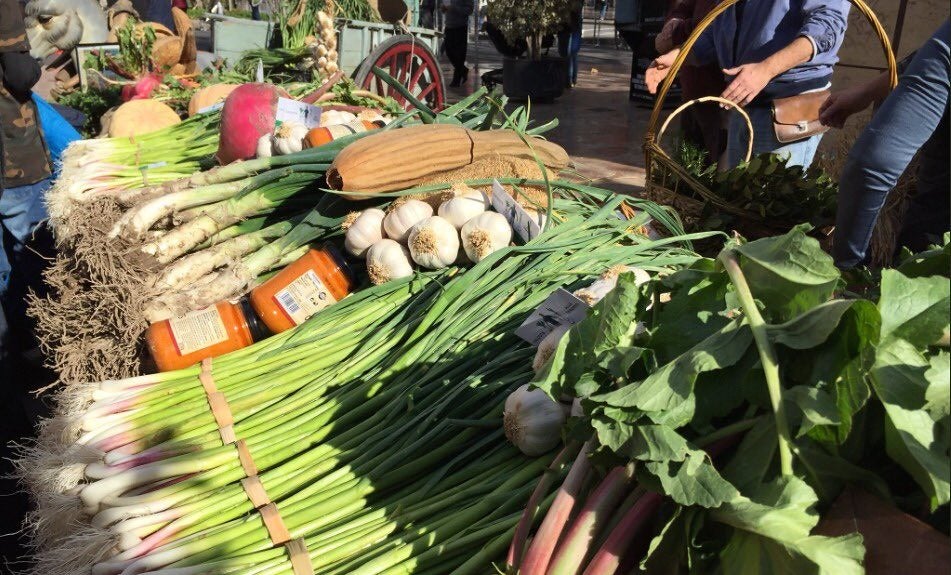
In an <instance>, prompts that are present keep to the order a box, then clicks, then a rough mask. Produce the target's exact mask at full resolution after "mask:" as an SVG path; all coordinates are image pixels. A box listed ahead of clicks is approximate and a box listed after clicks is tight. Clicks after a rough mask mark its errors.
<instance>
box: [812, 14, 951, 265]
mask: <svg viewBox="0 0 951 575" xmlns="http://www.w3.org/2000/svg"><path fill="white" fill-rule="evenodd" d="M949 36H951V23H949V21H948V20H945V22H944V23H943V24H942V25H941V26H940V27H938V29H937V31H935V33H934V35H932V36H931V38H930V39H928V41H927V42H925V43H924V45H923V46H922V47H921V48H920V49H919V50H918V51H917V52H916V53H915V54H914V55H913V57H912V58H911V60H910V62H908V63H907V66H906V65H904V62H903V65H902V66H900V68H903V70H901V71H902V73H901V77H900V79H899V82H898V87H896V88H895V90H894V91H892V92H891V94H889V93H888V89H889V83H888V75H887V74H882V75H881V76H879V77H878V78H876V79H874V80H872V81H871V82H869V83H866V84H863V85H860V86H857V87H856V88H852V89H849V90H843V91H841V92H837V93H835V94H833V95H832V96H831V97H830V98H829V100H827V101H826V103H825V104H824V106H823V108H822V110H821V113H820V119H821V120H822V122H823V123H824V124H826V125H828V126H832V127H836V128H841V127H842V125H843V124H844V123H845V120H846V119H847V118H848V117H849V116H851V115H852V114H854V113H856V112H860V111H862V110H864V109H866V108H868V107H869V106H870V105H871V104H872V103H873V102H881V101H882V100H884V102H883V103H882V105H881V107H880V108H879V109H878V110H877V111H876V112H875V115H874V116H873V117H872V120H871V122H869V124H868V126H866V127H865V130H863V131H862V133H861V134H860V135H859V137H858V139H857V140H856V141H855V144H854V145H853V146H852V149H851V150H850V151H849V157H848V159H847V160H846V163H845V167H844V168H843V170H842V174H841V176H840V177H839V198H838V208H837V210H836V216H835V235H834V237H833V244H832V256H833V258H834V260H835V264H836V265H837V266H838V267H840V268H842V269H849V268H853V267H855V266H858V265H861V264H863V263H865V261H866V258H867V252H868V247H869V244H870V242H871V239H872V232H873V230H874V229H875V222H876V220H877V219H878V214H879V212H880V211H881V209H882V206H884V205H885V199H886V198H887V196H888V193H889V192H890V191H891V190H892V188H894V187H895V184H897V183H898V179H899V178H900V177H901V175H902V174H903V173H904V172H905V170H906V169H907V168H908V164H910V163H911V160H912V158H913V157H914V156H915V154H918V157H919V165H918V178H917V194H916V195H915V196H914V197H913V198H912V200H911V202H910V204H909V206H908V209H907V210H906V212H905V216H904V224H903V225H902V229H901V231H900V232H899V234H898V238H896V240H897V241H896V247H897V248H899V249H900V248H901V247H906V248H908V249H910V250H911V251H913V252H917V251H922V250H925V249H927V247H928V246H929V245H930V244H932V243H940V242H941V236H942V235H943V234H944V233H946V232H947V231H949V230H951V167H949V162H948V154H949V150H951V145H949V128H948V109H949V84H951V49H949V46H951V38H949ZM886 96H887V97H886Z"/></svg>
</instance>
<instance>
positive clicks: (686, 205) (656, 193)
mask: <svg viewBox="0 0 951 575" xmlns="http://www.w3.org/2000/svg"><path fill="white" fill-rule="evenodd" d="M738 1H739V0H724V1H723V2H721V3H720V4H719V5H717V7H716V8H714V9H713V10H711V11H710V13H709V14H707V16H706V17H705V18H704V19H703V20H702V21H700V23H699V24H698V25H697V27H696V28H695V29H694V31H693V33H692V34H691V35H690V37H689V38H688V39H687V41H686V42H685V43H684V45H683V46H682V48H681V51H680V54H679V55H678V56H677V59H676V60H675V61H674V63H673V65H672V66H671V70H670V72H669V73H668V74H667V77H666V78H665V79H664V82H663V83H662V84H661V86H660V89H659V91H658V93H657V99H656V100H655V102H654V109H653V111H652V112H651V117H650V121H649V122H648V124H647V131H646V133H645V135H644V155H645V160H646V164H645V166H646V170H647V177H646V183H645V191H646V193H647V197H648V199H650V200H653V201H655V202H657V203H660V204H666V205H669V206H671V207H673V208H674V209H676V210H677V211H678V212H679V213H680V215H681V218H682V219H683V221H684V227H685V228H688V229H697V228H698V227H699V224H700V223H701V222H702V220H704V219H705V218H706V217H708V216H710V215H715V214H716V215H727V216H729V217H731V218H732V219H733V225H732V227H734V228H735V229H737V230H738V231H739V232H740V233H742V234H743V235H745V236H747V237H750V238H752V237H762V236H766V235H772V234H776V233H782V232H785V231H788V230H789V229H790V228H791V227H792V226H793V225H795V224H796V223H798V222H784V221H780V220H776V219H775V218H770V219H767V218H763V217H762V216H760V215H759V214H757V213H755V212H752V211H749V210H745V209H742V208H739V207H737V206H734V205H731V204H729V203H727V202H726V201H724V200H723V199H722V198H720V197H719V196H718V195H717V194H715V193H714V192H713V191H711V190H710V189H708V188H707V187H706V186H704V185H703V184H701V183H700V182H699V181H697V179H696V178H694V177H693V176H692V175H691V174H690V173H689V172H687V170H686V169H685V168H684V167H683V166H681V165H680V164H679V163H678V162H677V160H675V159H674V158H672V157H671V156H670V155H668V154H667V152H665V151H664V150H663V148H661V140H662V138H663V135H664V132H666V130H667V126H668V125H670V122H671V121H672V120H673V119H674V118H675V117H676V116H677V115H678V114H680V113H681V112H683V111H684V110H685V109H687V108H688V107H690V106H692V105H694V104H697V103H701V102H719V103H721V104H723V105H726V106H729V107H732V108H733V109H734V110H736V111H737V112H738V113H740V114H742V116H743V118H744V120H745V121H746V125H747V128H748V129H749V131H750V139H749V145H748V147H747V151H746V159H747V160H749V158H750V156H751V154H752V151H753V127H752V124H751V123H750V119H749V116H748V115H747V114H746V112H745V111H743V109H742V108H740V107H739V106H737V105H736V104H734V103H733V102H730V101H727V100H724V99H722V98H718V97H715V96H707V97H704V98H698V99H696V100H691V101H689V102H686V103H684V104H683V105H681V106H680V107H679V108H677V109H676V110H674V111H673V112H672V113H671V114H670V116H669V117H668V118H667V120H666V121H665V122H664V123H663V125H662V126H661V127H660V130H657V124H658V122H659V121H660V116H661V112H662V111H663V108H664V100H665V99H666V98H667V92H668V91H669V90H670V87H671V84H672V83H673V81H674V78H675V77H676V75H677V73H678V72H679V71H680V68H681V67H682V66H683V63H684V61H685V60H686V58H687V54H688V53H689V52H690V50H691V48H693V45H694V43H696V41H697V39H698V38H699V37H700V34H702V33H703V31H704V30H705V29H706V28H707V27H708V26H709V25H710V24H711V23H712V22H713V20H714V19H715V18H716V17H717V16H719V15H720V14H721V13H723V12H724V11H725V10H726V9H727V8H729V7H730V6H732V5H734V4H736V3H737V2H738ZM850 2H851V3H852V4H853V5H854V6H855V7H856V8H857V9H858V10H859V11H860V12H861V13H862V14H863V15H864V16H865V17H866V18H867V19H868V21H869V22H870V23H871V24H872V28H874V30H875V33H876V35H877V36H878V39H879V40H880V41H881V43H882V48H883V50H884V53H885V59H886V61H887V63H888V71H889V75H890V82H891V85H892V87H894V86H895V85H897V83H898V67H897V64H896V62H895V55H894V54H893V53H892V48H891V42H890V41H889V39H888V34H887V33H886V32H885V29H884V28H883V27H882V25H881V23H880V22H879V21H878V18H877V17H876V16H875V14H874V13H873V12H872V10H871V8H869V7H868V5H866V4H865V2H863V1H862V0H850Z"/></svg>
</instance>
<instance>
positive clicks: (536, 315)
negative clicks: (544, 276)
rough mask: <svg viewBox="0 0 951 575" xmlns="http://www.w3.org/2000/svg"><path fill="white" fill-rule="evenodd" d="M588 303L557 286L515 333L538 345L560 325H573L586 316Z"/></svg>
mask: <svg viewBox="0 0 951 575" xmlns="http://www.w3.org/2000/svg"><path fill="white" fill-rule="evenodd" d="M589 309H591V308H590V307H588V304H586V303H584V302H583V301H581V300H580V299H578V298H577V297H575V295H574V294H573V293H571V292H570V291H568V290H566V289H564V288H558V289H557V290H555V291H554V292H552V294H551V295H550V296H548V299H546V300H545V301H544V302H542V305H540V306H538V309H536V310H535V311H533V312H532V315H530V316H528V319H526V320H525V321H524V322H522V325H520V326H519V327H518V329H517V330H515V335H517V336H518V337H520V338H522V339H524V340H525V341H527V342H528V343H530V344H532V345H534V346H536V347H537V346H538V344H539V343H541V341H542V340H543V339H545V337H546V336H547V335H548V334H550V333H551V332H552V331H554V330H555V328H556V327H558V326H560V325H568V326H571V325H575V324H576V323H578V322H580V321H581V320H583V319H584V318H586V317H587V316H588V310H589Z"/></svg>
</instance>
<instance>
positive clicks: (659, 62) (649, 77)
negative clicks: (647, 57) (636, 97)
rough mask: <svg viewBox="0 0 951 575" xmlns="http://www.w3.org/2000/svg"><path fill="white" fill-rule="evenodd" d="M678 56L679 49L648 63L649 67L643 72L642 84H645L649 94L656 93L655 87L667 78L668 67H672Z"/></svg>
mask: <svg viewBox="0 0 951 575" xmlns="http://www.w3.org/2000/svg"><path fill="white" fill-rule="evenodd" d="M678 54H680V50H679V49H676V50H671V51H670V52H667V53H666V54H663V55H661V56H658V57H657V59H656V60H654V61H653V62H651V63H650V66H648V67H647V70H646V71H645V72H644V82H645V83H646V84H647V91H648V92H650V93H651V94H656V93H657V87H658V86H660V83H661V82H663V81H664V78H666V77H667V74H668V73H669V72H670V67H671V66H673V64H674V60H676V59H677V55H678Z"/></svg>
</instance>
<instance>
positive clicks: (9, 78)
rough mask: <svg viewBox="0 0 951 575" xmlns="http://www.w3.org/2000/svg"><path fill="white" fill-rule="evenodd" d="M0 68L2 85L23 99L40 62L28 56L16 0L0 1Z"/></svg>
mask: <svg viewBox="0 0 951 575" xmlns="http://www.w3.org/2000/svg"><path fill="white" fill-rule="evenodd" d="M0 70H2V76H3V85H4V87H5V88H6V89H7V90H8V91H9V92H10V93H11V94H13V96H14V97H15V98H17V99H18V100H20V101H24V100H26V99H27V98H29V97H30V90H31V89H32V88H33V85H34V84H36V82H37V80H39V79H40V74H41V72H42V70H40V65H39V64H38V63H37V62H36V60H34V59H33V57H31V56H30V43H29V41H28V40H27V37H26V27H25V26H24V24H23V14H22V12H21V11H20V6H19V4H18V2H17V1H16V0H0Z"/></svg>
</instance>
